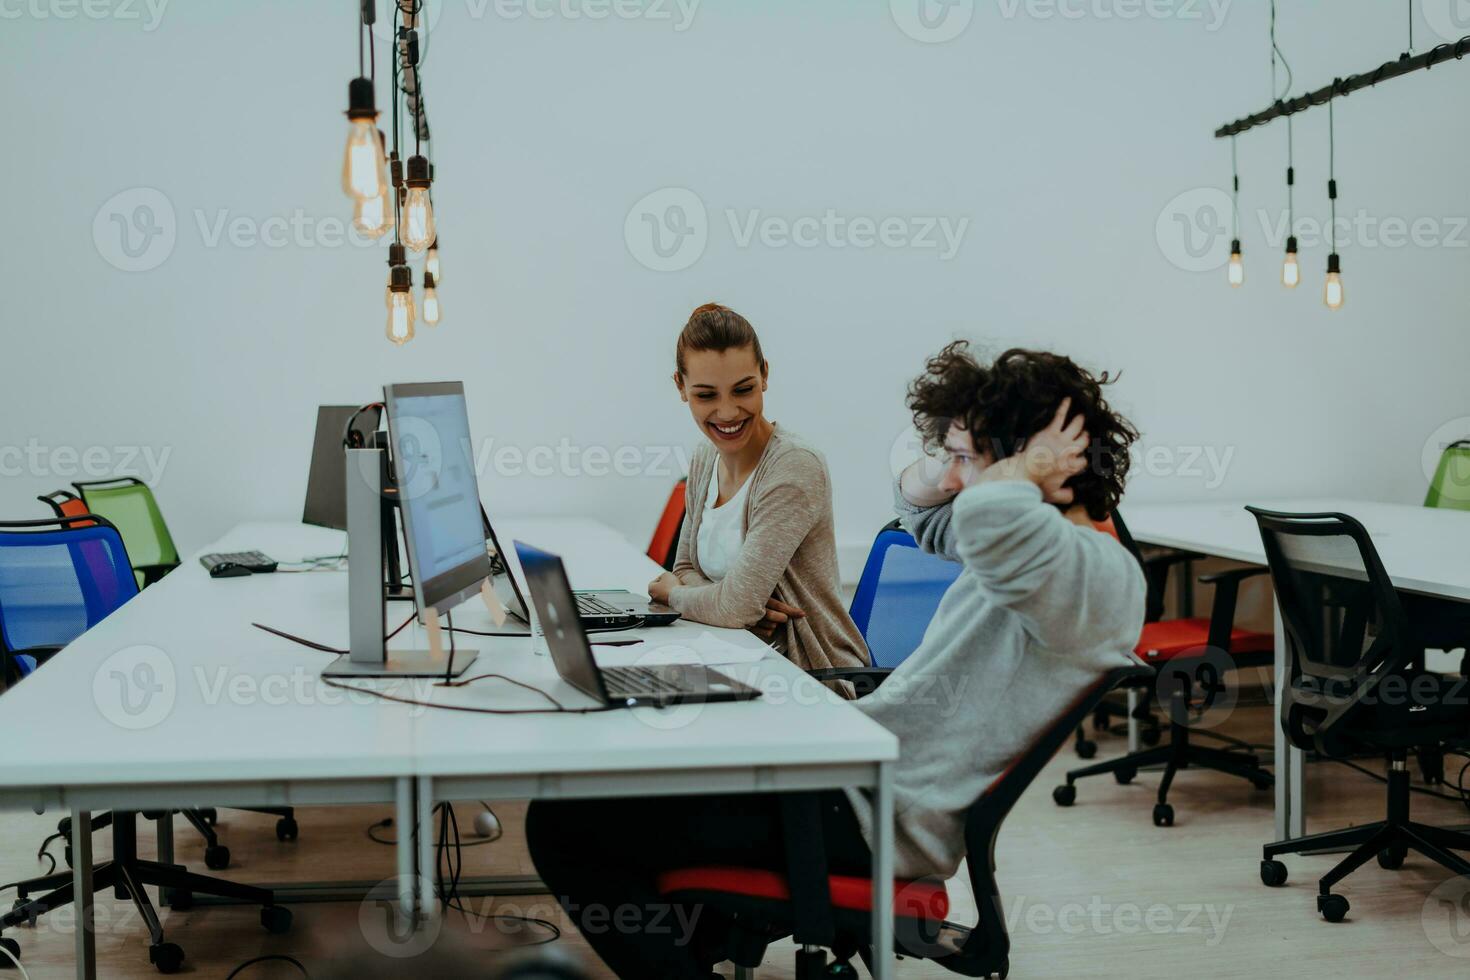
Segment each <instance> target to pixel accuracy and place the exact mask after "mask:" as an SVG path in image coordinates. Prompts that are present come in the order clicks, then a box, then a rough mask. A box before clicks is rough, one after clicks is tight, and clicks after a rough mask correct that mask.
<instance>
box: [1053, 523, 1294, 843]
mask: <svg viewBox="0 0 1470 980" xmlns="http://www.w3.org/2000/svg"><path fill="white" fill-rule="evenodd" d="M1113 521H1114V523H1115V526H1116V527H1117V529H1118V533H1119V540H1120V541H1123V542H1124V543H1125V545H1127V544H1131V543H1132V540H1133V539H1132V537H1131V536H1128V531H1127V527H1126V525H1124V523H1123V520H1122V518H1121V517H1120V516H1119V515H1117V514H1114V515H1113ZM1131 550H1134V556H1135V557H1137V551H1136V546H1135V549H1131ZM1265 573H1266V569H1264V568H1241V569H1235V570H1233V571H1228V572H1215V573H1212V574H1209V575H1202V576H1200V578H1199V581H1200V582H1204V583H1209V584H1213V585H1214V586H1215V601H1214V604H1213V606H1212V608H1211V611H1210V616H1209V617H1208V618H1205V617H1197V618H1195V617H1191V618H1186V619H1167V620H1159V621H1155V622H1146V623H1144V625H1143V633H1142V634H1141V635H1140V637H1139V640H1138V646H1137V647H1135V648H1134V651H1135V652H1136V653H1137V654H1138V656H1139V657H1140V658H1141V659H1142V660H1143V661H1144V662H1145V663H1147V664H1149V665H1150V666H1156V667H1157V668H1158V671H1159V673H1158V675H1157V677H1156V679H1155V680H1154V683H1153V684H1152V685H1151V686H1152V687H1154V689H1156V690H1158V691H1159V693H1160V696H1161V697H1166V698H1167V699H1168V700H1167V705H1166V707H1167V709H1168V717H1169V741H1168V743H1167V744H1165V745H1160V746H1157V747H1155V748H1149V749H1144V750H1142V751H1139V752H1132V753H1129V754H1128V755H1125V756H1121V757H1119V758H1117V759H1109V760H1108V761H1107V762H1100V763H1097V764H1095V765H1090V766H1085V767H1083V768H1081V769H1074V770H1072V771H1071V772H1069V773H1067V781H1066V783H1065V784H1063V785H1061V786H1058V787H1057V788H1056V789H1055V790H1054V791H1053V792H1052V799H1054V800H1055V801H1056V803H1057V805H1058V806H1064V807H1065V806H1071V805H1072V804H1073V803H1075V802H1076V800H1077V788H1076V785H1075V784H1076V782H1077V780H1079V779H1085V778H1087V777H1088V776H1099V775H1102V774H1103V773H1112V774H1113V778H1114V779H1115V780H1117V781H1118V782H1119V783H1120V784H1125V785H1126V784H1127V783H1130V782H1132V781H1133V778H1134V777H1135V776H1137V775H1138V771H1139V770H1140V769H1142V768H1143V767H1145V766H1157V765H1162V766H1164V777H1163V779H1162V780H1161V781H1160V782H1159V790H1158V799H1157V801H1156V802H1155V804H1154V810H1153V822H1154V826H1156V827H1171V826H1173V825H1174V807H1173V806H1172V805H1171V804H1170V803H1169V801H1168V798H1169V788H1170V787H1171V786H1172V785H1173V783H1174V777H1175V775H1176V774H1177V773H1178V772H1179V770H1181V769H1189V768H1200V769H1213V770H1215V771H1216V772H1223V773H1228V774H1230V775H1232V776H1239V777H1241V778H1242V779H1247V780H1249V781H1250V782H1251V784H1252V785H1253V786H1255V787H1256V788H1257V789H1269V788H1270V787H1271V786H1272V785H1274V783H1275V778H1274V777H1273V776H1272V775H1271V773H1270V772H1268V771H1267V770H1265V769H1263V768H1261V760H1260V759H1259V758H1257V757H1256V756H1255V755H1254V754H1253V753H1250V752H1246V751H1236V750H1229V749H1217V748H1208V747H1205V746H1201V745H1196V744H1194V743H1193V742H1191V741H1190V734H1191V731H1190V727H1189V723H1190V720H1191V719H1190V714H1191V711H1192V710H1194V709H1195V707H1196V706H1195V704H1194V692H1195V689H1196V687H1198V688H1199V689H1200V691H1201V692H1202V695H1203V697H1202V701H1201V702H1200V704H1199V706H1198V710H1200V711H1201V712H1202V711H1203V710H1205V709H1208V708H1209V706H1210V705H1211V704H1212V703H1213V702H1214V699H1215V696H1216V695H1217V694H1219V693H1220V691H1222V690H1223V689H1224V685H1223V681H1222V678H1221V676H1220V675H1221V673H1222V672H1223V671H1224V670H1227V669H1237V668H1241V667H1262V666H1268V665H1270V664H1271V662H1272V660H1273V659H1274V651H1275V646H1276V641H1275V638H1274V637H1273V636H1272V635H1271V634H1270V633H1257V632H1254V631H1251V630H1245V629H1239V628H1237V627H1236V626H1235V602H1236V597H1237V595H1238V593H1239V589H1240V583H1241V582H1242V581H1244V580H1246V579H1249V578H1252V577H1254V576H1256V575H1264V574H1265Z"/></svg>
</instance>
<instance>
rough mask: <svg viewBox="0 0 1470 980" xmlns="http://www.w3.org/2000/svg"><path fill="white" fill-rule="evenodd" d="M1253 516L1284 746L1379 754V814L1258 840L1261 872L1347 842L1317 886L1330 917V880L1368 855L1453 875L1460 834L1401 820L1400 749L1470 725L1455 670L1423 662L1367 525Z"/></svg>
mask: <svg viewBox="0 0 1470 980" xmlns="http://www.w3.org/2000/svg"><path fill="white" fill-rule="evenodd" d="M1246 510H1248V511H1250V512H1251V513H1252V514H1254V515H1255V518H1256V523H1257V524H1258V525H1259V526H1260V529H1261V539H1262V541H1263V542H1264V544H1265V548H1266V560H1267V561H1268V562H1269V563H1270V567H1271V579H1272V582H1273V583H1274V585H1275V589H1276V601H1277V604H1278V606H1279V608H1280V610H1281V622H1282V625H1283V627H1284V628H1285V630H1286V669H1287V676H1286V679H1285V682H1284V683H1283V684H1282V685H1281V688H1282V701H1281V726H1282V729H1283V730H1284V731H1285V733H1286V736H1287V738H1288V739H1290V741H1291V744H1292V745H1294V746H1296V747H1297V748H1299V749H1304V750H1314V751H1316V752H1317V753H1318V754H1320V755H1322V756H1324V757H1327V758H1337V759H1340V758H1345V757H1347V756H1349V755H1352V754H1354V753H1356V752H1362V751H1370V752H1377V753H1382V754H1383V756H1384V758H1385V759H1386V760H1387V763H1388V786H1387V796H1388V812H1387V815H1386V819H1384V820H1380V821H1377V822H1375V823H1370V824H1366V825H1360V826H1356V827H1349V828H1348V829H1346V830H1336V831H1331V832H1328V833H1323V834H1311V835H1308V836H1306V837H1298V838H1295V839H1292V840H1283V841H1277V842H1275V843H1272V844H1267V845H1266V846H1265V847H1264V848H1263V849H1262V851H1261V881H1262V882H1263V883H1265V884H1267V885H1269V886H1271V887H1279V886H1281V885H1283V884H1285V883H1286V865H1285V864H1283V863H1282V862H1280V861H1278V860H1276V858H1277V857H1278V856H1279V855H1282V854H1300V853H1302V852H1303V851H1315V850H1323V849H1336V848H1344V847H1352V848H1356V849H1355V850H1354V851H1353V852H1352V853H1351V854H1350V855H1348V857H1347V858H1345V859H1344V860H1343V861H1342V862H1341V863H1339V864H1338V865H1337V867H1335V868H1333V869H1332V870H1331V871H1329V872H1328V873H1327V874H1326V875H1324V876H1323V877H1322V879H1321V880H1320V882H1319V883H1318V894H1317V911H1319V912H1320V913H1322V917H1323V918H1324V919H1326V920H1327V921H1328V922H1340V921H1342V919H1343V917H1344V916H1346V915H1347V912H1348V908H1349V905H1348V900H1347V899H1346V898H1344V897H1343V896H1341V895H1334V894H1333V893H1332V886H1333V885H1335V884H1337V883H1338V882H1339V881H1341V880H1342V879H1343V878H1345V877H1347V876H1348V875H1349V874H1351V873H1352V872H1354V871H1356V870H1357V869H1358V868H1360V867H1362V866H1363V865H1364V864H1366V863H1367V862H1368V860H1369V859H1371V858H1374V857H1376V858H1377V859H1378V864H1379V866H1380V867H1382V868H1386V869H1389V870H1393V869H1397V868H1400V867H1402V866H1403V863H1404V858H1405V857H1406V856H1407V854H1408V852H1409V850H1410V849H1413V850H1415V851H1418V852H1419V853H1420V854H1422V855H1424V856H1425V857H1427V858H1429V859H1430V860H1431V861H1434V862H1435V863H1436V864H1438V865H1440V866H1441V867H1443V868H1446V869H1448V870H1449V871H1450V872H1451V873H1453V874H1456V875H1470V862H1467V861H1465V860H1464V859H1462V858H1460V857H1458V856H1456V855H1455V854H1452V853H1450V852H1451V851H1464V850H1470V834H1464V833H1459V832H1457V831H1450V830H1443V829H1441V828H1438V827H1430V826H1427V825H1425V824H1420V823H1415V822H1413V821H1412V820H1410V819H1409V770H1408V765H1407V759H1408V753H1409V751H1410V750H1414V749H1423V748H1429V747H1437V746H1439V745H1440V744H1441V743H1443V742H1445V741H1447V740H1452V739H1457V738H1463V737H1465V736H1466V735H1467V734H1470V704H1467V701H1466V696H1465V693H1464V691H1463V690H1462V688H1461V687H1460V684H1461V683H1462V682H1459V681H1457V680H1456V679H1453V678H1449V677H1444V676H1441V675H1439V674H1433V673H1429V672H1426V671H1424V669H1423V668H1422V665H1420V663H1419V655H1420V652H1421V651H1420V647H1419V644H1418V642H1417V640H1416V637H1415V634H1414V632H1413V630H1412V628H1411V625H1410V622H1409V620H1408V617H1407V616H1405V614H1404V608H1403V605H1402V604H1401V603H1400V601H1399V596H1398V593H1397V592H1396V591H1394V587H1393V583H1392V582H1391V581H1390V579H1389V577H1388V573H1387V572H1386V571H1385V570H1384V568H1383V563H1382V562H1381V561H1380V560H1379V557H1378V551H1377V549H1375V548H1374V547H1373V541H1372V539H1371V538H1370V537H1369V535H1368V531H1367V530H1366V529H1365V528H1364V527H1363V525H1362V524H1360V523H1358V521H1356V520H1354V519H1353V518H1351V517H1349V516H1348V515H1346V514H1331V513H1326V514H1284V513H1280V512H1273V511H1268V510H1262V509H1260V508H1256V507H1247V508H1246Z"/></svg>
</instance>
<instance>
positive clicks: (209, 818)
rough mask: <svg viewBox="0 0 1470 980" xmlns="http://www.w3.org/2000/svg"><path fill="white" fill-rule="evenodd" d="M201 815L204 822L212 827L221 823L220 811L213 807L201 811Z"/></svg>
mask: <svg viewBox="0 0 1470 980" xmlns="http://www.w3.org/2000/svg"><path fill="white" fill-rule="evenodd" d="M199 815H200V816H201V817H203V818H204V822H205V823H207V824H209V825H210V826H211V827H213V826H215V825H216V824H218V823H219V811H218V810H216V809H215V808H214V807H212V806H207V807H205V808H204V809H202V810H200V811H199Z"/></svg>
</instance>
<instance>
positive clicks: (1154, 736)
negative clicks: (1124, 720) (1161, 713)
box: [1138, 728, 1164, 746]
mask: <svg viewBox="0 0 1470 980" xmlns="http://www.w3.org/2000/svg"><path fill="white" fill-rule="evenodd" d="M1138 737H1139V738H1141V739H1143V744H1144V745H1148V746H1154V745H1158V744H1159V740H1160V739H1162V738H1163V737H1164V734H1163V732H1161V731H1160V730H1159V729H1157V728H1145V729H1144V730H1143V731H1142V732H1141V733H1140V734H1139V736H1138Z"/></svg>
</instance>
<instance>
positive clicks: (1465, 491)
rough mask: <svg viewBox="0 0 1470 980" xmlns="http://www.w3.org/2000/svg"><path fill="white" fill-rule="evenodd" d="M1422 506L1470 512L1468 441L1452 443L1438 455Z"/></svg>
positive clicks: (1469, 457)
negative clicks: (1432, 477)
mask: <svg viewBox="0 0 1470 980" xmlns="http://www.w3.org/2000/svg"><path fill="white" fill-rule="evenodd" d="M1424 506H1425V507H1448V508H1453V509H1454V510H1470V439H1460V440H1457V441H1455V442H1452V443H1450V444H1449V445H1448V446H1446V447H1445V450H1444V452H1443V453H1440V456H1439V466H1438V467H1437V468H1436V469H1435V471H1434V479H1432V480H1430V481H1429V490H1428V492H1426V493H1425V494H1424Z"/></svg>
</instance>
